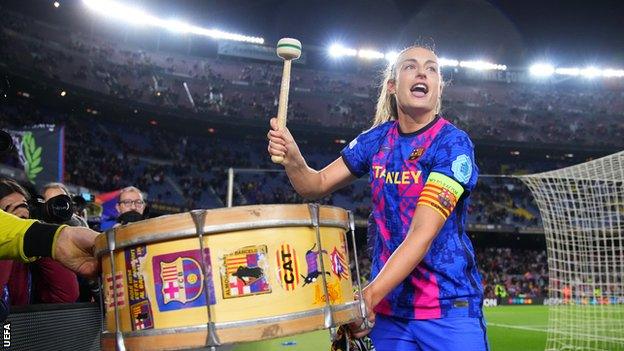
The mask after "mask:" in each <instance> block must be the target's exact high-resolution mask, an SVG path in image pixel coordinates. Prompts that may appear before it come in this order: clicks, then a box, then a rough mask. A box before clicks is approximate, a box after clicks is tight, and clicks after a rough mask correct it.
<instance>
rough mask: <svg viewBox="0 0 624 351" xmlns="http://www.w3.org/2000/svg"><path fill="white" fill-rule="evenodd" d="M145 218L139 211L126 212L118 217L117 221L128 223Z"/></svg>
mask: <svg viewBox="0 0 624 351" xmlns="http://www.w3.org/2000/svg"><path fill="white" fill-rule="evenodd" d="M141 220H143V215H142V214H140V213H139V212H137V211H128V212H125V213H123V214H121V215H119V217H117V223H121V224H128V223H132V222H138V221H141Z"/></svg>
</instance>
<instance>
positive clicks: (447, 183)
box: [417, 172, 464, 220]
mask: <svg viewBox="0 0 624 351" xmlns="http://www.w3.org/2000/svg"><path fill="white" fill-rule="evenodd" d="M463 193H464V188H463V187H462V186H461V185H460V184H459V183H458V182H457V181H455V180H454V179H453V178H451V177H448V176H445V175H444V174H442V173H437V172H432V173H431V174H429V178H427V183H425V187H424V188H423V190H422V192H421V193H420V198H419V199H418V204H417V206H421V205H422V206H429V207H431V208H433V209H434V210H436V212H438V213H439V214H440V215H442V217H444V220H446V219H447V218H448V217H449V216H450V215H451V212H453V209H454V208H455V205H457V201H458V200H459V197H460V196H461V195H462V194H463Z"/></svg>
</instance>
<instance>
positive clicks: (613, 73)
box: [602, 68, 624, 78]
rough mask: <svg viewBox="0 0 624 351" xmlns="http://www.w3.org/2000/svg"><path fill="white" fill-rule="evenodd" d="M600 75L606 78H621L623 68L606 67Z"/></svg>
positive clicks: (623, 75) (623, 71) (623, 72)
mask: <svg viewBox="0 0 624 351" xmlns="http://www.w3.org/2000/svg"><path fill="white" fill-rule="evenodd" d="M602 76H603V77H607V78H613V77H616V78H622V77H624V70H621V69H612V68H607V69H605V70H603V71H602Z"/></svg>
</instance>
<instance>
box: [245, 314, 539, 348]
mask: <svg viewBox="0 0 624 351" xmlns="http://www.w3.org/2000/svg"><path fill="white" fill-rule="evenodd" d="M485 316H486V320H487V323H488V330H487V332H488V338H489V340H490V347H491V350H492V351H543V350H544V348H545V346H546V329H547V326H548V306H498V307H490V308H486V309H485ZM295 350H296V351H329V333H328V332H327V331H326V330H320V331H316V332H312V333H307V334H300V335H294V336H290V337H286V338H281V339H274V340H267V341H262V342H256V343H249V344H243V345H238V346H236V347H234V349H233V351H295Z"/></svg>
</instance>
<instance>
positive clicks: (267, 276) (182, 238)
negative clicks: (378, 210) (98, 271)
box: [96, 204, 361, 350]
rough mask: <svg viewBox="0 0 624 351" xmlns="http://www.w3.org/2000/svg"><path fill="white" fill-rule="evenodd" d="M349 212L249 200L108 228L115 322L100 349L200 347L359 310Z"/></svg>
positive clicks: (282, 331)
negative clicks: (350, 248)
mask: <svg viewBox="0 0 624 351" xmlns="http://www.w3.org/2000/svg"><path fill="white" fill-rule="evenodd" d="M349 217H350V215H349V213H348V212H347V211H345V210H343V209H340V208H336V207H329V206H318V205H315V204H311V205H264V206H243V207H234V208H226V209H216V210H197V211H192V212H189V213H182V214H176V215H169V216H164V217H158V218H154V219H150V220H146V221H141V222H137V223H133V224H129V225H126V226H121V227H118V228H115V229H112V230H110V231H108V232H106V233H105V234H102V235H101V236H99V237H98V238H97V241H96V254H97V256H98V257H99V258H100V260H101V264H102V284H103V287H104V295H105V299H104V305H105V310H106V325H107V330H105V331H103V333H102V349H103V350H115V349H119V350H121V349H126V350H178V349H188V348H199V347H205V346H215V345H219V344H229V343H238V342H248V341H255V340H262V339H269V338H276V337H281V336H286V335H291V334H296V333H301V332H307V331H312V330H317V329H322V328H330V327H334V326H337V325H340V324H344V323H348V322H350V321H353V320H355V319H356V318H359V317H360V316H361V312H360V304H359V303H358V302H357V301H354V299H353V298H354V294H353V286H352V283H351V279H352V276H351V274H352V273H351V270H350V269H349V259H350V254H349V251H348V245H347V241H346V232H347V230H349V228H350V227H351V228H352V219H351V225H350V218H349ZM111 257H113V260H112V261H111ZM358 281H359V280H358Z"/></svg>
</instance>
